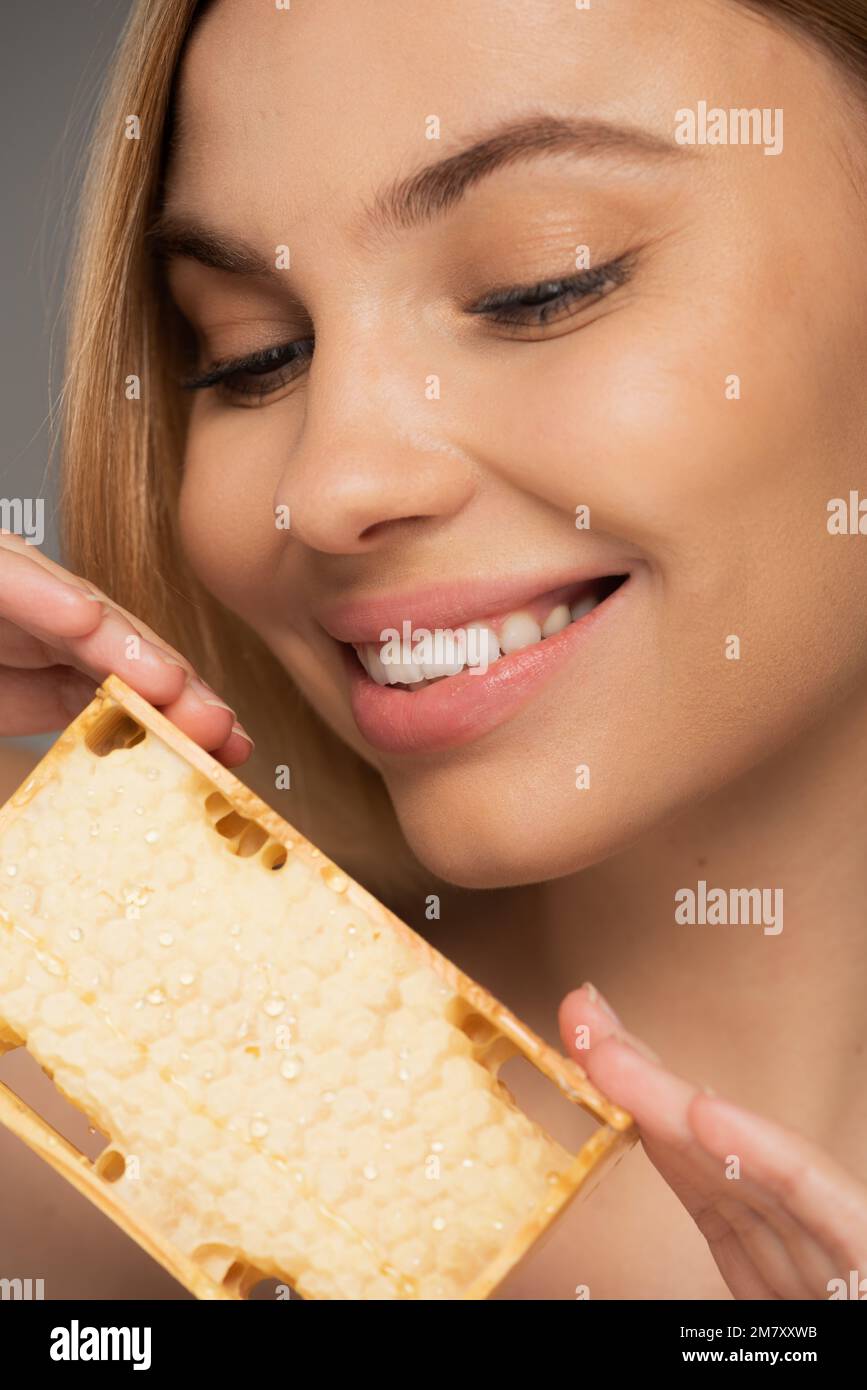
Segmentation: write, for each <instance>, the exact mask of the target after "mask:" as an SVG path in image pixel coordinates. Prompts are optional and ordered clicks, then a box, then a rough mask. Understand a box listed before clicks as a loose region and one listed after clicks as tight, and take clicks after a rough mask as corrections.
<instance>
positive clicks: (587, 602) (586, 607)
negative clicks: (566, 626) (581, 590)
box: [569, 594, 598, 623]
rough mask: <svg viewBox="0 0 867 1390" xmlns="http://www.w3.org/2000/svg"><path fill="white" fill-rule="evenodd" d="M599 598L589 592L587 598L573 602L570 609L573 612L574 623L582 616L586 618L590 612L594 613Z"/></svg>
mask: <svg viewBox="0 0 867 1390" xmlns="http://www.w3.org/2000/svg"><path fill="white" fill-rule="evenodd" d="M597 602H598V600H597V599H595V598H593V597H591V595H590V594H587V595H586V597H585V598H579V600H578V602H577V603H573V604H572V607H571V609H570V610H569V611H570V612H571V614H572V621H573V623H577V622H578V621H579V619H580V618H586V617H587V614H588V613H592V612H593V609H594V608H595V607H596V604H597Z"/></svg>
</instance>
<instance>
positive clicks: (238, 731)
mask: <svg viewBox="0 0 867 1390" xmlns="http://www.w3.org/2000/svg"><path fill="white" fill-rule="evenodd" d="M232 733H233V734H240V736H241V738H245V739H246V740H247V742H248V743H249V745H250V747H251V748H255V747H256V745H255V743H254V742H253V740H252V739H251V737H250V735H249V734H248V733H247V730H246V729H242V728H241V725H240V724H233V725H232Z"/></svg>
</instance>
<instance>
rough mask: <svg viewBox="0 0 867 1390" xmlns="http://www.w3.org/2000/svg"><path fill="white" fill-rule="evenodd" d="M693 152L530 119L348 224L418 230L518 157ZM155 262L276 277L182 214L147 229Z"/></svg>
mask: <svg viewBox="0 0 867 1390" xmlns="http://www.w3.org/2000/svg"><path fill="white" fill-rule="evenodd" d="M693 152H694V151H693V150H692V149H691V148H690V147H689V146H683V145H676V144H675V143H674V142H673V141H668V140H665V139H663V138H662V137H661V136H659V135H655V134H653V133H652V132H651V131H648V130H644V129H642V128H641V127H636V126H628V125H618V124H616V123H613V122H611V121H604V120H599V119H596V118H578V117H566V116H551V115H535V116H529V117H525V118H523V119H521V120H517V121H515V120H512V121H507V122H505V123H503V124H501V125H499V126H498V127H496V128H495V129H494V130H493V131H488V132H487V133H486V134H484V135H482V136H481V137H479V138H477V139H475V140H473V141H472V142H471V143H470V144H468V145H466V146H464V148H463V149H460V150H458V151H457V152H456V153H455V154H451V155H447V156H446V157H445V158H444V159H441V160H438V161H437V163H435V164H428V165H425V167H424V168H422V169H420V170H418V171H417V172H416V173H414V174H410V175H409V176H406V177H403V178H399V179H397V180H395V181H394V182H393V183H391V184H389V185H388V186H387V187H386V188H384V189H382V190H380V192H379V193H377V194H376V196H375V197H374V199H373V201H372V203H370V204H363V205H362V209H361V214H360V216H359V217H358V218H357V219H356V221H355V223H354V224H353V232H354V234H355V235H356V236H357V237H358V238H359V240H365V239H367V238H370V237H374V238H375V237H383V236H387V235H388V234H390V233H393V232H401V231H407V230H409V229H410V228H413V227H418V226H422V225H424V224H425V223H428V222H430V221H432V220H433V219H435V218H436V217H438V216H441V215H442V214H443V213H445V212H447V211H448V210H449V209H451V208H452V207H454V206H455V205H456V204H457V203H458V202H459V201H460V200H461V198H463V197H464V195H465V194H466V193H467V192H468V191H469V189H470V188H472V187H474V186H475V185H476V184H478V183H480V182H481V181H482V180H483V179H486V178H489V177H490V176H491V175H492V174H493V173H494V172H495V171H497V170H499V169H502V168H504V167H506V166H507V165H511V164H514V163H517V162H518V161H520V160H526V159H528V158H533V157H538V156H541V155H547V154H562V153H569V154H572V155H574V156H577V157H580V158H592V157H593V156H595V155H607V156H610V157H613V158H620V159H627V160H630V159H631V160H635V159H657V160H664V159H671V158H672V157H674V158H682V157H683V156H684V155H689V154H692V153H693ZM146 237H147V240H148V242H149V244H150V246H151V249H152V251H153V253H154V255H155V256H156V257H158V258H159V259H161V260H169V259H172V258H173V257H186V258H188V259H192V260H196V261H199V262H200V263H201V264H202V265H206V266H211V267H212V268H214V269H216V270H224V271H228V272H229V273H230V274H234V275H259V276H280V277H281V278H282V272H281V271H278V270H277V269H276V268H275V266H274V264H273V262H272V261H270V260H268V259H266V258H265V257H263V256H262V255H261V253H260V252H258V251H256V250H255V248H254V247H252V246H250V245H248V244H247V243H246V242H244V241H240V240H237V239H235V238H233V237H230V236H227V235H225V234H223V233H222V232H219V231H217V230H216V229H215V228H210V227H206V226H204V225H203V224H202V223H200V222H198V221H197V220H196V219H195V218H191V217H189V216H188V215H186V214H183V213H172V212H169V211H163V212H161V213H159V214H158V216H157V217H156V218H155V219H154V221H153V222H152V223H151V225H150V226H149V227H148V229H147V232H146Z"/></svg>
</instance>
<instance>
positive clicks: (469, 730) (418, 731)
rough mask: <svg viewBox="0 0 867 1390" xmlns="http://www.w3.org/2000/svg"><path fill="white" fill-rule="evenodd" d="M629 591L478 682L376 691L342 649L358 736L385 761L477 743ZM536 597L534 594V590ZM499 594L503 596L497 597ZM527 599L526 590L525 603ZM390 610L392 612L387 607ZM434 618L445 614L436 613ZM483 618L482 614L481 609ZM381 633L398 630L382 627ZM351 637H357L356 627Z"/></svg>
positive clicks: (475, 610)
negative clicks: (388, 755) (390, 756)
mask: <svg viewBox="0 0 867 1390" xmlns="http://www.w3.org/2000/svg"><path fill="white" fill-rule="evenodd" d="M589 577H590V576H588V578H589ZM593 577H598V575H597V576H593ZM572 579H573V580H574V574H573V576H572ZM629 587H630V585H629V578H626V579H625V580H624V581H623V583H622V584H621V585H620V587H619V588H617V589H615V590H614V592H613V593H611V594H609V595H608V597H607V598H605V599H603V600H602V602H601V603H600V604H599V605H598V606H597V607H596V608H594V609H593V611H592V612H591V613H588V614H587V615H586V617H584V618H581V619H580V620H579V621H577V622H573V623H570V624H569V626H568V627H565V628H563V629H562V631H560V632H558V633H556V634H555V635H554V636H553V637H546V638H545V639H544V640H543V641H541V642H536V643H534V644H533V645H532V646H530V647H525V648H524V649H523V650H522V651H517V652H512V653H511V654H509V655H506V656H501V657H500V658H499V659H498V660H497V661H495V662H494V663H493V664H492V665H491V666H490V667H489V668H488V670H487V672H486V673H485V674H484V675H480V674H473V673H472V672H471V671H464V672H462V673H461V674H460V675H458V676H445V677H443V679H442V680H438V681H436V682H435V683H434V684H433V685H429V686H427V687H426V688H425V689H422V690H417V691H411V690H400V689H397V688H396V687H395V686H389V685H377V683H376V682H375V681H374V680H371V678H370V676H368V675H367V673H366V671H365V670H364V668H363V667H362V665H361V663H360V661H359V660H358V657H357V656H356V654H355V652H354V651H353V650H352V647H351V646H345V647H344V648H343V651H344V659H345V663H346V671H347V676H348V680H349V698H350V704H351V706H352V713H353V716H354V718H355V722H356V724H357V726H358V729H359V731H360V732H361V734H362V735H363V737H364V738H365V739H366V740H367V742H368V743H369V744H371V746H372V747H374V748H377V749H379V751H380V752H383V753H402V754H412V753H416V754H425V753H436V752H441V751H443V750H445V749H449V748H458V747H460V746H461V745H463V744H466V743H471V742H473V740H475V739H477V738H481V737H482V735H483V734H486V733H489V732H490V730H492V729H495V728H496V727H497V726H498V725H499V724H503V723H504V722H505V721H506V720H507V719H510V718H511V717H512V715H513V714H516V713H517V711H518V710H519V709H520V708H521V707H522V706H523V705H525V704H526V703H527V701H528V700H530V699H532V697H533V696H534V695H535V694H536V693H537V692H538V691H539V690H540V689H541V688H542V686H543V685H544V683H545V682H546V681H547V680H548V679H550V677H551V676H553V675H554V674H555V672H556V671H558V670H559V669H560V668H561V667H562V666H563V665H564V663H565V662H567V661H568V660H569V658H570V657H571V656H572V655H573V654H574V653H575V652H576V651H577V650H579V649H580V648H581V647H582V646H583V645H584V643H585V642H586V641H587V640H588V639H589V638H590V637H592V635H593V633H594V632H595V631H596V629H597V627H598V626H599V624H600V623H603V624H604V623H605V620H606V618H607V616H608V614H609V613H610V612H611V610H612V608H613V607H614V605H616V604H617V603H618V602H619V601H620V600H621V598H622V596H623V594H624V593H625V592H626V591H627V590H628V589H629ZM534 592H535V593H538V592H539V590H538V585H537V586H536V588H535V591H534ZM499 593H500V595H502V593H503V590H502V589H500V591H499ZM529 596H530V595H529V594H528V591H527V590H526V588H525V589H524V590H523V600H524V601H526V600H527V599H528V597H529ZM469 602H472V605H473V606H472V608H470V607H469V603H468V604H467V605H465V610H466V618H467V619H468V618H470V617H475V616H477V615H478V614H479V612H480V609H479V607H478V606H476V595H473V596H472V598H471V600H470V601H469ZM510 602H511V600H510ZM389 609H390V611H391V612H392V613H393V612H394V608H393V606H392V605H391V604H389ZM404 611H406V610H404ZM416 611H422V610H416V609H415V608H414V609H413V614H415V612H416ZM424 611H428V612H430V611H432V610H431V609H427V610H424ZM438 611H439V612H445V611H446V610H444V609H443V608H442V606H440V608H439V610H438ZM481 611H482V612H484V608H482V609H481ZM454 615H455V605H452V607H451V608H450V609H449V610H448V616H449V618H450V624H449V625H450V626H456V625H457V623H458V622H459V621H466V619H455V616H454ZM413 622H414V624H415V625H416V626H419V627H421V626H423V624H422V623H421V622H420V621H419V620H418V619H416V618H415V617H414V618H413ZM383 626H398V627H399V623H398V624H389V623H386V622H384V623H383ZM343 630H344V631H345V630H347V629H346V628H344V629H343ZM353 630H354V631H359V629H358V628H357V627H356V628H353ZM381 630H382V628H380V629H378V630H377V631H376V635H375V637H374V638H373V639H371V638H370V637H369V636H367V637H365V636H358V637H351V638H349V639H346V640H348V641H355V642H362V641H365V640H377V639H378V637H379V632H380V631H381ZM366 631H367V632H368V633H369V632H370V628H369V627H368V628H366Z"/></svg>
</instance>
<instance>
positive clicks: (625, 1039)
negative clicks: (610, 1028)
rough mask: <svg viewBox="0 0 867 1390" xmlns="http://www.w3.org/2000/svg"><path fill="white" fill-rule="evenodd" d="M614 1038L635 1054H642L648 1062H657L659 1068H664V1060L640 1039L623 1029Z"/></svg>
mask: <svg viewBox="0 0 867 1390" xmlns="http://www.w3.org/2000/svg"><path fill="white" fill-rule="evenodd" d="M613 1036H614V1037H615V1038H616V1039H617V1041H618V1042H622V1043H626V1046H627V1047H631V1048H632V1049H633V1050H634V1051H635V1052H640V1053H641V1055H642V1057H646V1058H647V1060H648V1062H656V1064H657V1066H662V1058H661V1057H660V1056H658V1054H657V1053H656V1052H654V1051H653V1048H652V1047H648V1046H647V1043H646V1042H642V1041H641V1039H640V1038H636V1037H633V1035H632V1034H631V1033H627V1032H625V1031H624V1030H623V1029H618V1031H617V1032H615V1033H614V1034H613Z"/></svg>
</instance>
